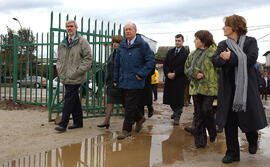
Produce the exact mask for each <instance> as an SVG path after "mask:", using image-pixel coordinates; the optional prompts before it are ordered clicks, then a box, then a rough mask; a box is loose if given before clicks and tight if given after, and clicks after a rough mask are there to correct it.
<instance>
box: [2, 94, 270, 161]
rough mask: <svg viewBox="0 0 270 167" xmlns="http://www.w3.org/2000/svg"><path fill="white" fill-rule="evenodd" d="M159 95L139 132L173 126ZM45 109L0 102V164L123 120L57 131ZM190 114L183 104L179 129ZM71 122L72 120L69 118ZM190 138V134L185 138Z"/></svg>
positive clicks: (119, 124)
mask: <svg viewBox="0 0 270 167" xmlns="http://www.w3.org/2000/svg"><path fill="white" fill-rule="evenodd" d="M161 99H162V98H161V97H159V100H158V101H157V102H154V105H153V106H154V109H155V113H154V116H153V117H152V118H150V119H147V121H146V122H145V124H144V128H143V130H142V131H143V132H146V131H148V129H147V128H148V127H151V126H152V125H154V126H155V125H156V126H155V128H156V129H155V131H157V132H159V129H158V128H159V127H162V126H163V127H166V128H168V129H172V128H173V126H172V124H171V123H172V121H171V119H170V115H171V110H170V108H169V107H168V106H166V105H163V104H162V101H161ZM265 104H266V105H267V106H268V105H269V104H267V103H265ZM269 106H270V105H269ZM266 109H267V110H266V114H267V118H268V121H269V120H270V110H269V109H270V108H268V107H266ZM47 111H48V110H47V108H46V107H42V106H32V105H20V104H13V103H11V102H7V103H0V132H1V135H0V141H1V144H0V165H1V164H2V163H4V162H7V161H10V160H15V159H18V158H20V157H25V156H27V155H31V154H36V153H39V152H44V151H49V150H52V149H55V148H58V147H62V146H66V145H68V144H73V143H80V142H81V141H83V140H84V139H89V138H92V137H95V136H98V135H103V134H106V133H116V134H117V133H119V132H120V131H121V128H122V123H123V117H121V116H119V117H112V119H111V126H110V129H108V130H106V129H99V128H97V127H96V125H97V124H99V123H101V122H102V121H103V118H89V119H85V120H84V127H83V128H81V129H76V130H67V131H66V132H65V133H57V132H56V131H55V130H54V128H55V126H56V125H55V124H54V122H48V112H47ZM146 115H147V114H146ZM192 116H193V106H189V107H185V108H184V112H183V114H182V116H181V121H180V127H179V129H180V130H181V131H183V128H184V126H186V125H190V124H191V121H192ZM71 123H72V121H70V124H71ZM163 129H164V128H163ZM143 132H142V133H143ZM183 133H184V131H183ZM132 135H133V136H134V137H135V138H136V135H138V134H135V133H133V134H132ZM185 135H189V134H185ZM241 135H242V134H241ZM242 136H243V135H242ZM192 139H193V138H192V137H190V139H189V140H192ZM192 144H193V142H191V145H192ZM209 155H210V154H209ZM218 158H219V159H218V162H220V158H222V154H221V155H218ZM269 159H270V157H269ZM267 161H268V160H267V159H266V160H265V162H264V161H263V162H264V163H267ZM269 163H270V161H269ZM193 165H194V164H193ZM198 165H199V164H198ZM161 166H163V165H161ZM195 166H196V165H195Z"/></svg>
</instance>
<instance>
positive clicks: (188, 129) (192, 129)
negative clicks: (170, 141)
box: [184, 126, 195, 135]
mask: <svg viewBox="0 0 270 167" xmlns="http://www.w3.org/2000/svg"><path fill="white" fill-rule="evenodd" d="M184 130H185V131H187V132H188V133H190V134H192V135H194V131H195V128H193V127H192V126H186V127H185V128H184Z"/></svg>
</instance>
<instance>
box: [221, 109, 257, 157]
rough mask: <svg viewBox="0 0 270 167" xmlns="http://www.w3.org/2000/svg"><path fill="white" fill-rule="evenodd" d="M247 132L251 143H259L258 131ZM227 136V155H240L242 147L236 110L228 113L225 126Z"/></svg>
mask: <svg viewBox="0 0 270 167" xmlns="http://www.w3.org/2000/svg"><path fill="white" fill-rule="evenodd" d="M245 134H246V138H247V141H248V143H249V145H255V144H257V141H258V132H257V131H251V132H247V133H245ZM225 136H226V145H227V151H226V155H228V156H231V157H240V148H239V142H238V117H237V113H236V112H234V111H230V112H229V113H228V117H227V122H226V126H225Z"/></svg>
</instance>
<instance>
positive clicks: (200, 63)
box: [187, 48, 208, 80]
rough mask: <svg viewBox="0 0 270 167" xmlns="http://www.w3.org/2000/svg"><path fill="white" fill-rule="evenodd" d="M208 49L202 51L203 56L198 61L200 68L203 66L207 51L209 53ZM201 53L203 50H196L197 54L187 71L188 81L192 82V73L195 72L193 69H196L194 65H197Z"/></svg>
mask: <svg viewBox="0 0 270 167" xmlns="http://www.w3.org/2000/svg"><path fill="white" fill-rule="evenodd" d="M207 49H208V48H206V49H205V50H203V51H202V55H201V57H200V59H199V61H198V64H197V67H198V68H200V67H201V65H202V61H203V59H204V57H205V54H206V51H207ZM200 53H201V49H196V52H195V56H194V57H193V59H192V61H191V65H190V67H189V68H188V69H187V74H188V79H189V80H190V79H191V75H192V72H193V69H194V65H195V61H196V59H197V57H198V56H199V54H200Z"/></svg>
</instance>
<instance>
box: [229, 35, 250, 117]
mask: <svg viewBox="0 0 270 167" xmlns="http://www.w3.org/2000/svg"><path fill="white" fill-rule="evenodd" d="M245 40H246V36H245V35H241V36H240V38H239V43H238V44H237V43H236V42H235V41H234V40H232V39H230V38H228V39H227V40H226V43H227V45H228V47H229V48H230V50H232V51H233V52H234V53H235V54H236V55H237V59H238V66H237V67H235V94H234V99H233V106H232V109H233V111H235V112H238V111H244V112H245V111H246V102H247V87H248V74H247V56H246V54H245V53H244V52H243V47H244V42H245Z"/></svg>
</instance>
